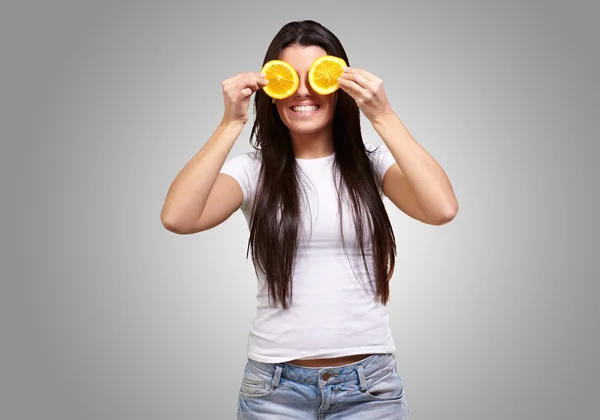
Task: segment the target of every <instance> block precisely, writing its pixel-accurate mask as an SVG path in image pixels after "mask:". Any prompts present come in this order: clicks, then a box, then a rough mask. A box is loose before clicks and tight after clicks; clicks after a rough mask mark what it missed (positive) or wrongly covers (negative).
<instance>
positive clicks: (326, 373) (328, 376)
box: [321, 372, 331, 381]
mask: <svg viewBox="0 0 600 420" xmlns="http://www.w3.org/2000/svg"><path fill="white" fill-rule="evenodd" d="M321 378H322V379H323V380H324V381H326V380H327V379H329V378H331V373H329V372H325V373H324V374H323V375H322V376H321Z"/></svg>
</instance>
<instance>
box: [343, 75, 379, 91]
mask: <svg viewBox="0 0 600 420" xmlns="http://www.w3.org/2000/svg"><path fill="white" fill-rule="evenodd" d="M341 77H342V79H344V80H352V81H354V82H356V83H357V84H358V85H360V86H361V87H362V88H363V89H365V90H370V91H374V90H375V86H374V85H373V83H372V82H370V81H369V80H367V79H366V78H365V77H364V76H363V75H362V74H360V73H344V74H342V76H341Z"/></svg>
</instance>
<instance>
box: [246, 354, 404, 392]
mask: <svg viewBox="0 0 600 420" xmlns="http://www.w3.org/2000/svg"><path fill="white" fill-rule="evenodd" d="M395 360H396V359H395V356H394V354H393V353H378V354H373V355H371V356H368V357H366V358H364V359H362V360H359V361H358V362H354V363H349V364H346V365H341V366H331V367H305V366H297V365H293V364H290V363H264V362H258V361H256V360H252V359H248V361H249V363H250V364H252V366H253V367H254V368H255V369H256V370H258V371H260V372H262V373H263V374H264V375H266V376H268V377H270V378H273V381H274V382H279V378H285V379H288V380H291V381H294V382H302V383H306V384H313V385H319V384H320V383H322V382H323V378H324V377H326V378H327V379H326V380H325V381H326V382H327V383H328V384H338V383H343V382H357V383H360V384H361V387H362V386H363V384H364V383H365V377H371V376H374V375H377V374H378V372H380V371H381V370H382V369H383V368H385V367H389V366H391V365H392V363H394V362H395ZM326 373H328V375H325V374H326Z"/></svg>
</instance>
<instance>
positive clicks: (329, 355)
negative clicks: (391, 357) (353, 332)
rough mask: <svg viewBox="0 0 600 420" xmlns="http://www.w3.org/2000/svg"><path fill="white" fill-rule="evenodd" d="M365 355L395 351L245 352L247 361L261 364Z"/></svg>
mask: <svg viewBox="0 0 600 420" xmlns="http://www.w3.org/2000/svg"><path fill="white" fill-rule="evenodd" d="M366 353H378V354H382V353H393V354H395V353H396V349H395V348H394V347H390V346H369V347H354V348H350V349H344V350H331V351H325V352H323V351H322V352H319V353H315V354H313V355H306V354H304V355H303V354H297V353H296V354H293V353H290V354H288V355H287V356H283V357H282V356H264V355H261V354H257V353H254V352H251V351H248V352H247V356H248V358H249V359H252V360H255V361H257V362H262V363H283V362H287V361H289V360H295V359H300V358H302V359H304V358H311V359H322V358H333V357H343V356H351V355H353V354H366Z"/></svg>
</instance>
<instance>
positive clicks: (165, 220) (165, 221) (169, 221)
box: [160, 213, 187, 235]
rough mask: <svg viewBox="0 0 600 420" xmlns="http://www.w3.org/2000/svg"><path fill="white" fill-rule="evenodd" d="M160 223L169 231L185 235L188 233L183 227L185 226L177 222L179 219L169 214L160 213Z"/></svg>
mask: <svg viewBox="0 0 600 420" xmlns="http://www.w3.org/2000/svg"><path fill="white" fill-rule="evenodd" d="M160 223H161V224H162V225H163V227H164V228H165V229H167V230H168V231H169V232H173V233H176V234H178V235H185V234H186V233H187V232H186V231H185V229H183V226H181V223H177V221H176V220H175V219H174V218H172V217H168V216H167V215H164V214H162V213H161V215H160Z"/></svg>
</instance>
